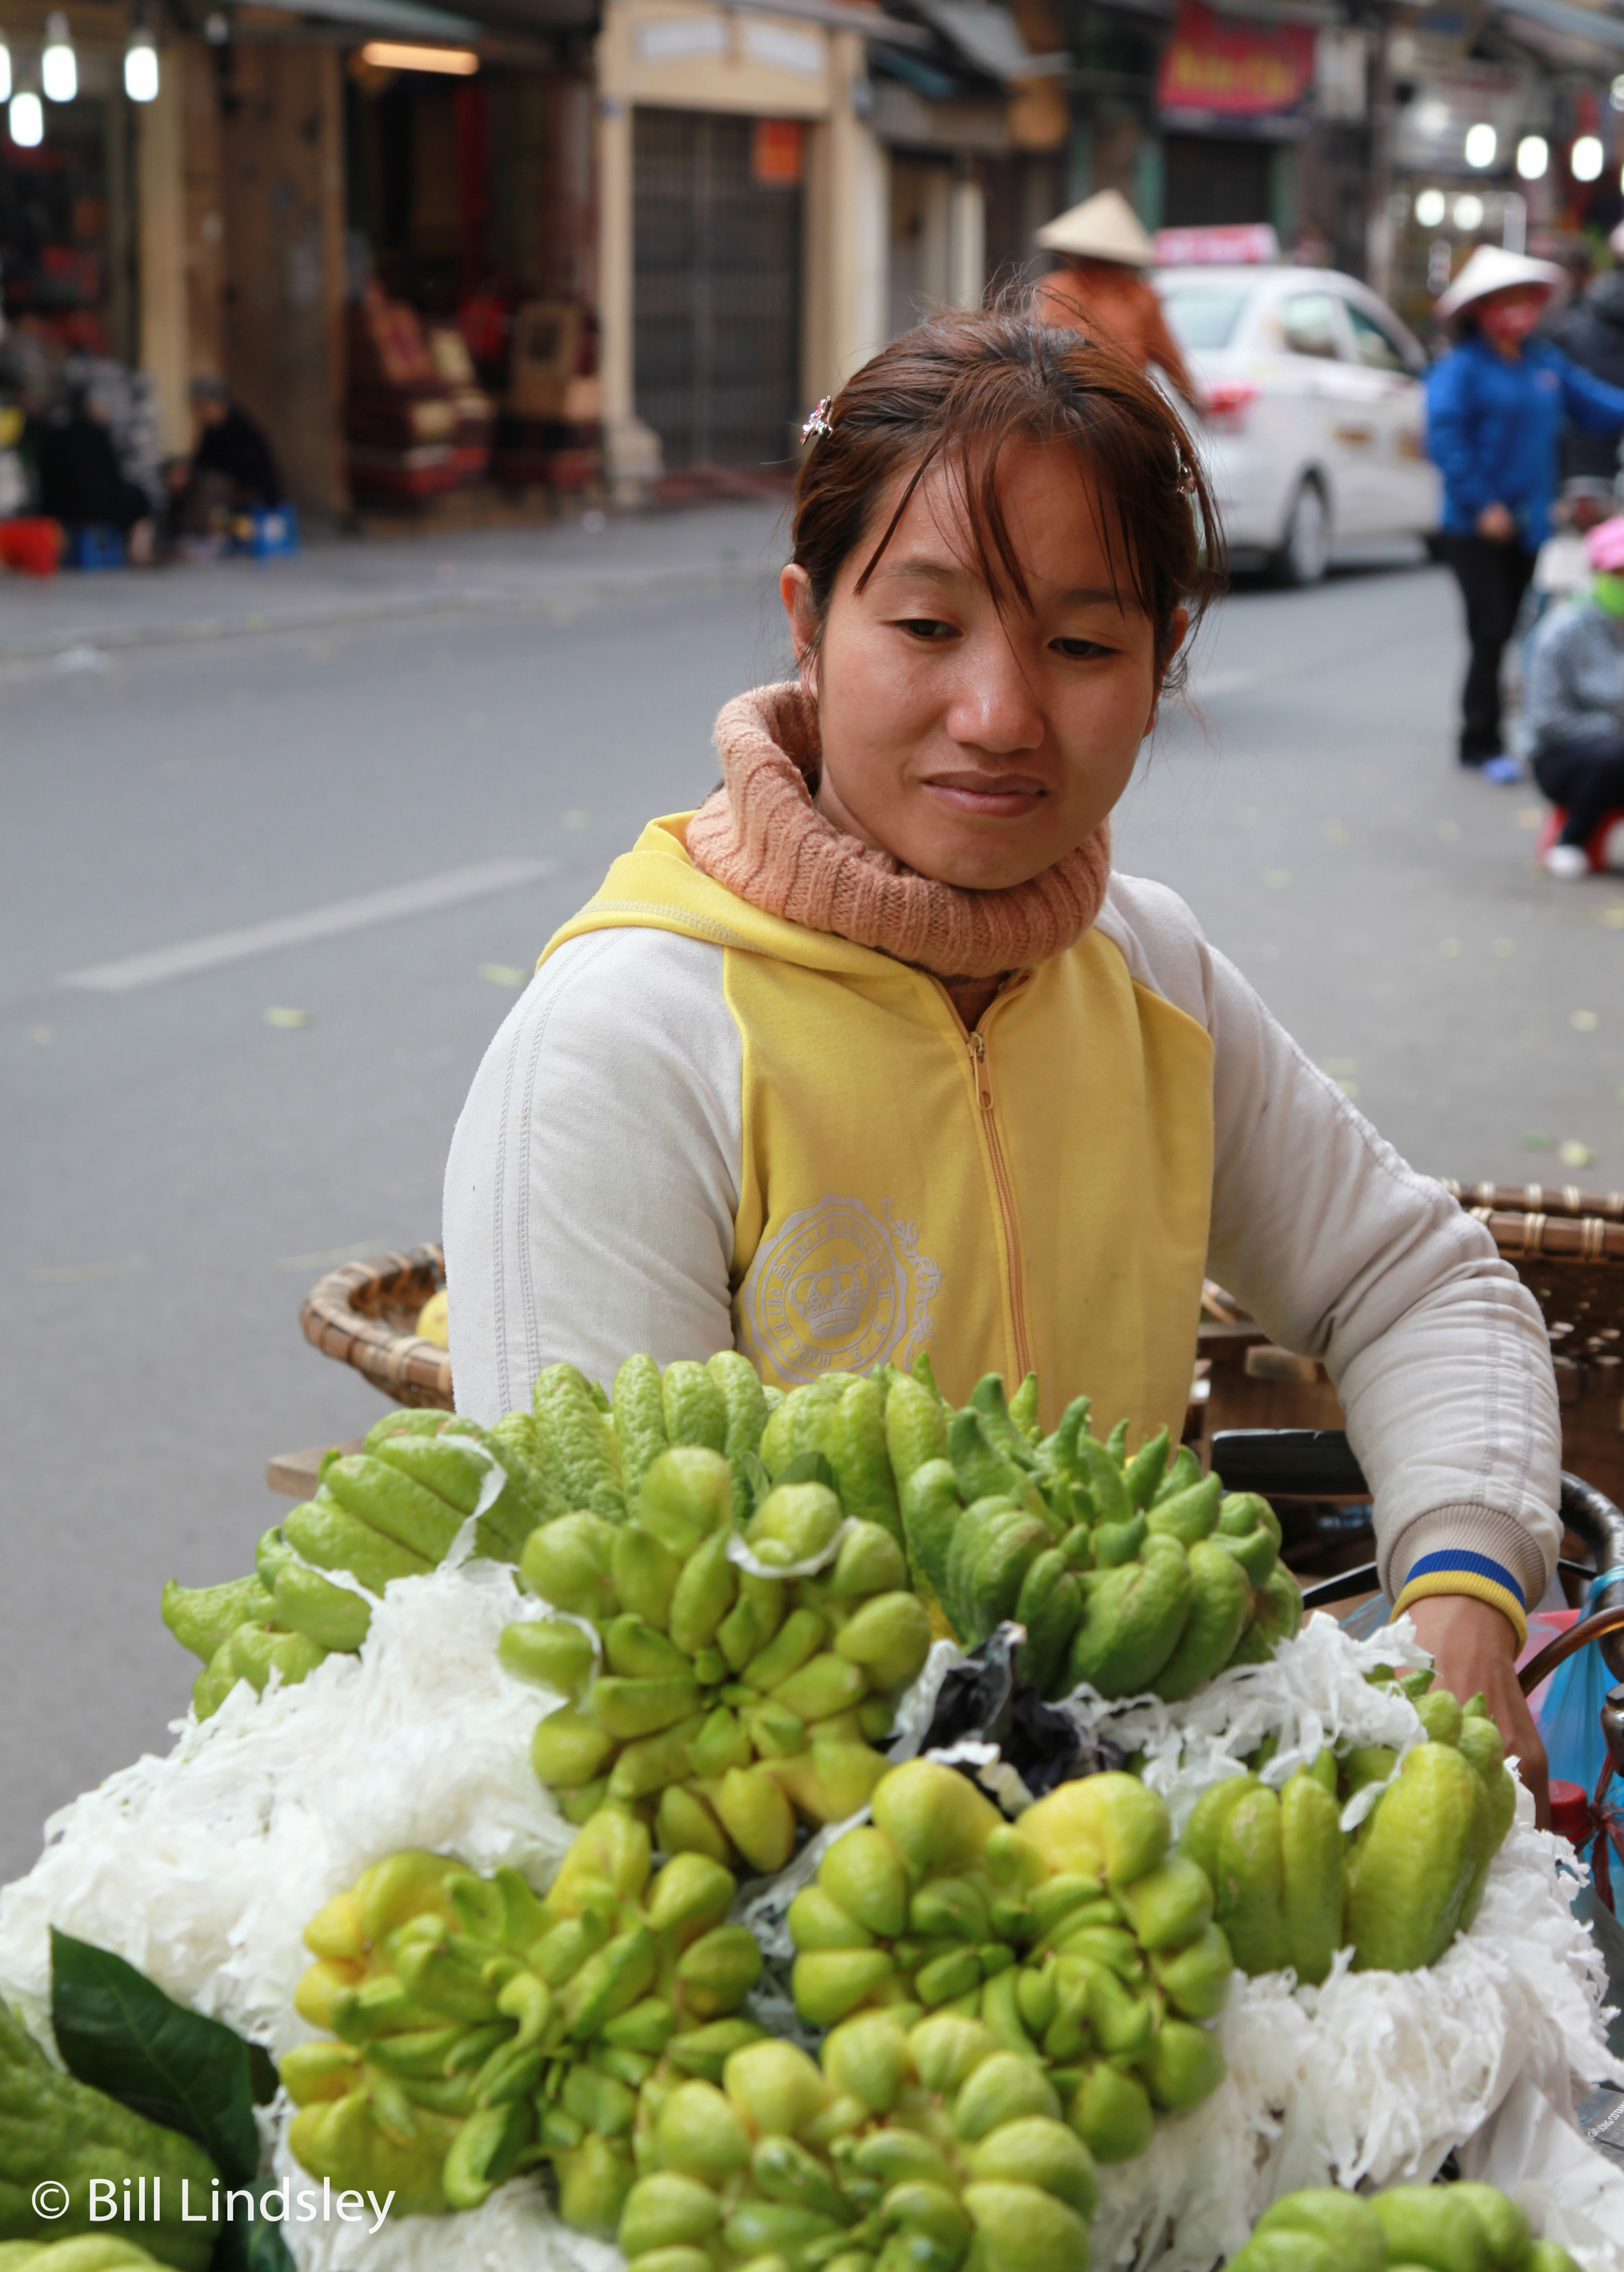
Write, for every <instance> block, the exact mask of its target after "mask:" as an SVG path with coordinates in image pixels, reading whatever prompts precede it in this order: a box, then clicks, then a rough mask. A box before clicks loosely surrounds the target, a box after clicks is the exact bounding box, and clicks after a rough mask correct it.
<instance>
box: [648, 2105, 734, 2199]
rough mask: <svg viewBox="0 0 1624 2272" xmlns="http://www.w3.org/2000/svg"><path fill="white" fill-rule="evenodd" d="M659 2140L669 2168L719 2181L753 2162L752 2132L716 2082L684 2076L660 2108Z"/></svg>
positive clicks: (656, 2138)
mask: <svg viewBox="0 0 1624 2272" xmlns="http://www.w3.org/2000/svg"><path fill="white" fill-rule="evenodd" d="M654 2142H655V2144H656V2146H657V2147H658V2148H659V2158H660V2161H661V2162H662V2164H664V2166H665V2167H666V2168H667V2170H675V2171H677V2172H678V2173H679V2174H680V2175H681V2176H682V2177H686V2178H697V2179H699V2180H700V2181H701V2183H702V2184H704V2185H707V2186H722V2185H725V2184H726V2181H727V2179H729V2178H732V2177H736V2176H737V2175H738V2173H739V2171H741V2170H743V2169H746V2168H748V2167H749V2159H750V2138H749V2131H747V2130H746V2128H745V2126H744V2125H743V2123H742V2122H741V2121H740V2119H739V2118H738V2116H737V2115H736V2114H735V2113H734V2111H733V2108H732V2107H731V2106H730V2105H729V2104H728V2103H727V2099H726V2096H725V2094H724V2093H723V2092H721V2091H719V2089H717V2088H716V2086H715V2084H714V2083H711V2082H680V2083H678V2085H677V2086H676V2089H674V2091H672V2093H671V2094H670V2096H669V2097H668V2098H667V2100H666V2103H665V2104H664V2105H663V2106H662V2107H661V2108H660V2110H659V2119H658V2121H657V2122H656V2123H655V2126H654Z"/></svg>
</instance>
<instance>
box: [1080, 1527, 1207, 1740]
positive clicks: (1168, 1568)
mask: <svg viewBox="0 0 1624 2272" xmlns="http://www.w3.org/2000/svg"><path fill="white" fill-rule="evenodd" d="M1143 1521H1144V1517H1143V1516H1140V1517H1138V1518H1137V1522H1138V1523H1143ZM1096 1547H1097V1551H1099V1542H1098V1540H1097V1542H1096ZM1194 1593H1195V1581H1194V1580H1193V1579H1192V1577H1191V1575H1190V1565H1189V1557H1188V1555H1187V1554H1186V1553H1185V1551H1184V1549H1183V1548H1182V1547H1181V1545H1180V1543H1179V1542H1178V1540H1177V1539H1176V1538H1170V1537H1166V1536H1159V1535H1158V1536H1156V1537H1153V1538H1147V1539H1146V1540H1145V1542H1144V1546H1143V1548H1142V1549H1141V1550H1140V1558H1139V1559H1138V1560H1136V1561H1125V1562H1123V1563H1122V1565H1121V1566H1120V1567H1118V1568H1115V1569H1106V1570H1099V1571H1094V1572H1091V1573H1090V1574H1089V1576H1088V1578H1087V1579H1086V1580H1085V1581H1084V1611H1083V1622H1082V1624H1081V1625H1080V1626H1078V1627H1077V1631H1076V1638H1075V1639H1074V1640H1073V1641H1072V1644H1071V1655H1070V1657H1069V1661H1068V1666H1067V1670H1068V1672H1069V1677H1070V1679H1071V1681H1072V1683H1073V1685H1078V1684H1081V1683H1083V1682H1086V1683H1087V1684H1088V1685H1089V1686H1090V1687H1091V1688H1093V1689H1095V1690H1097V1691H1098V1693H1099V1694H1100V1695H1101V1696H1106V1697H1114V1696H1132V1695H1136V1694H1137V1693H1139V1691H1140V1690H1142V1689H1145V1688H1148V1687H1149V1686H1150V1685H1151V1682H1152V1681H1153V1680H1154V1679H1155V1678H1156V1676H1157V1674H1158V1672H1159V1671H1160V1670H1161V1669H1162V1667H1163V1666H1164V1665H1165V1664H1166V1662H1167V1660H1168V1658H1169V1657H1170V1656H1172V1655H1173V1651H1174V1649H1175V1648H1177V1647H1178V1643H1179V1638H1180V1636H1181V1633H1183V1631H1184V1627H1185V1624H1186V1621H1187V1620H1188V1617H1189V1613H1190V1605H1191V1603H1192V1601H1193V1599H1194Z"/></svg>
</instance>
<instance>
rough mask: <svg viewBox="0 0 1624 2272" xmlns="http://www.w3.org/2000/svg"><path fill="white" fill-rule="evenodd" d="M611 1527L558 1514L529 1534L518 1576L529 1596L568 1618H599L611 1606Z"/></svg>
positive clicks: (594, 1518) (596, 1519)
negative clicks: (527, 1588)
mask: <svg viewBox="0 0 1624 2272" xmlns="http://www.w3.org/2000/svg"><path fill="white" fill-rule="evenodd" d="M614 1551H615V1524H614V1523H612V1522H607V1521H605V1520H604V1519H603V1517H602V1516H601V1515H597V1514H564V1515H560V1517H559V1518H558V1520H557V1521H556V1522H548V1523H545V1524H543V1525H542V1527H541V1528H540V1529H539V1530H533V1531H532V1532H531V1534H530V1536H529V1537H528V1538H527V1539H526V1540H525V1548H524V1551H523V1553H522V1554H521V1555H520V1557H519V1565H518V1567H519V1575H520V1577H522V1578H523V1580H524V1581H525V1585H526V1586H528V1587H529V1588H530V1590H531V1592H532V1593H533V1594H538V1595H540V1597H541V1599H542V1600H543V1601H544V1602H550V1603H552V1605H553V1607H554V1608H555V1610H563V1611H567V1612H568V1614H569V1615H570V1616H571V1617H600V1616H602V1615H604V1614H606V1613H607V1611H609V1610H610V1609H611V1608H612V1607H613V1606H614V1587H613V1581H612V1580H611V1578H610V1575H609V1571H610V1564H611V1560H612V1558H613V1555H614Z"/></svg>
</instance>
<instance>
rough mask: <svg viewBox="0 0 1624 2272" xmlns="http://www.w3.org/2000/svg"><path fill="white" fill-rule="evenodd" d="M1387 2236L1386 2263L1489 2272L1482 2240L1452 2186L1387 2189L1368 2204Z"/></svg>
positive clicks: (1484, 2237)
mask: <svg viewBox="0 0 1624 2272" xmlns="http://www.w3.org/2000/svg"><path fill="white" fill-rule="evenodd" d="M1371 2206H1372V2208H1374V2210H1375V2213H1376V2215H1377V2216H1378V2217H1379V2218H1380V2219H1381V2223H1382V2231H1383V2232H1384V2233H1385V2234H1386V2236H1387V2253H1388V2259H1389V2262H1391V2263H1405V2264H1424V2265H1427V2266H1429V2267H1431V2268H1432V2272H1495V2266H1494V2257H1493V2255H1492V2254H1491V2253H1490V2250H1489V2242H1488V2236H1487V2234H1486V2232H1485V2231H1484V2230H1483V2226H1482V2223H1481V2222H1480V2221H1479V2218H1478V2216H1477V2215H1476V2213H1475V2211H1474V2210H1473V2208H1471V2204H1470V2202H1468V2201H1462V2200H1460V2199H1459V2198H1458V2197H1457V2196H1456V2188H1455V2187H1454V2186H1390V2187H1389V2189H1388V2191H1387V2192H1386V2193H1383V2194H1376V2196H1375V2198H1374V2201H1373V2202H1372V2203H1371Z"/></svg>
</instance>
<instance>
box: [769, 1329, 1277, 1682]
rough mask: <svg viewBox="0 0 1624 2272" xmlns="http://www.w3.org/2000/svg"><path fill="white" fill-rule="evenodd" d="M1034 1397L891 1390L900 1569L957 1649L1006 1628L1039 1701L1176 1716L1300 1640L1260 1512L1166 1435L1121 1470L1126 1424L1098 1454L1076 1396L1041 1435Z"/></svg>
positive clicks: (924, 1382) (912, 1383) (1027, 1386)
mask: <svg viewBox="0 0 1624 2272" xmlns="http://www.w3.org/2000/svg"><path fill="white" fill-rule="evenodd" d="M808 1393H809V1392H807V1391H801V1390H797V1391H795V1392H794V1393H793V1394H792V1395H791V1396H789V1397H786V1400H785V1403H784V1406H783V1407H782V1408H781V1409H780V1410H779V1411H778V1413H775V1415H774V1416H773V1423H772V1424H773V1426H774V1427H778V1426H781V1425H782V1424H784V1419H785V1414H786V1412H787V1411H788V1409H789V1407H790V1406H791V1405H792V1404H793V1402H794V1397H795V1395H800V1394H808ZM1037 1401H1038V1398H1037V1380H1036V1376H1035V1375H1031V1374H1029V1375H1028V1377H1027V1379H1026V1380H1025V1382H1024V1384H1023V1386H1022V1387H1021V1388H1020V1390H1019V1391H1018V1392H1017V1394H1016V1396H1015V1398H1014V1399H1013V1401H1010V1402H1008V1403H1006V1401H1005V1398H1004V1388H1003V1383H1002V1380H1001V1379H1000V1378H999V1377H998V1375H997V1374H996V1373H988V1374H987V1377H986V1379H984V1380H982V1381H980V1382H979V1383H978V1384H977V1386H976V1387H975V1388H974V1389H973V1390H972V1394H971V1399H970V1401H969V1403H968V1404H967V1405H965V1407H964V1409H962V1410H960V1411H957V1412H955V1411H953V1410H951V1409H950V1408H949V1407H948V1406H946V1405H945V1404H943V1403H942V1400H941V1399H940V1398H939V1397H938V1396H937V1395H936V1393H935V1387H934V1386H933V1385H932V1383H931V1382H930V1381H929V1379H928V1378H927V1377H926V1375H925V1373H924V1371H923V1368H922V1367H921V1368H920V1371H918V1372H917V1373H916V1374H914V1375H898V1376H897V1377H896V1378H894V1379H892V1381H891V1383H890V1392H889V1394H888V1396H887V1398H886V1403H885V1428H886V1438H887V1442H888V1445H889V1446H890V1463H891V1468H892V1471H893V1473H894V1475H895V1477H896V1480H897V1483H898V1487H899V1490H900V1495H901V1506H902V1517H903V1526H904V1530H905V1536H906V1541H907V1546H908V1552H909V1556H910V1558H911V1559H912V1561H913V1567H914V1571H915V1574H916V1579H917V1581H918V1582H919V1583H920V1586H921V1588H928V1590H929V1593H930V1595H931V1596H933V1597H934V1599H935V1602H936V1603H938V1604H939V1605H940V1608H941V1611H942V1615H943V1617H944V1618H945V1619H946V1621H947V1623H948V1625H949V1626H950V1628H951V1630H952V1632H953V1633H955V1634H956V1635H957V1638H958V1639H959V1640H962V1641H964V1642H965V1644H966V1645H967V1646H974V1645H975V1644H976V1643H977V1642H980V1641H982V1640H986V1639H987V1635H988V1634H989V1633H991V1632H992V1631H993V1629H994V1627H995V1626H997V1625H998V1624H1000V1623H1001V1622H1002V1620H1003V1619H1005V1618H1014V1619H1016V1620H1017V1622H1018V1623H1019V1624H1021V1625H1023V1626H1024V1627H1025V1628H1026V1642H1025V1646H1024V1649H1023V1650H1022V1653H1021V1655H1020V1657H1019V1658H1018V1659H1017V1664H1018V1667H1019V1670H1021V1671H1022V1673H1023V1674H1024V1676H1025V1678H1027V1679H1029V1680H1030V1681H1031V1682H1032V1685H1034V1686H1035V1687H1036V1688H1037V1689H1038V1690H1039V1692H1040V1693H1042V1694H1043V1695H1045V1696H1060V1695H1065V1694H1067V1693H1069V1691H1070V1690H1072V1689H1074V1688H1076V1687H1077V1686H1079V1685H1082V1684H1083V1683H1084V1682H1086V1683H1087V1684H1088V1685H1089V1686H1090V1687H1091V1688H1093V1689H1094V1690H1096V1691H1097V1692H1098V1693H1099V1694H1100V1695H1101V1696H1105V1697H1110V1698H1115V1697H1121V1696H1130V1695H1135V1694H1137V1693H1141V1692H1142V1691H1144V1690H1152V1691H1154V1693H1156V1694H1157V1695H1158V1696H1161V1697H1163V1698H1165V1699H1166V1700H1168V1701H1169V1702H1172V1701H1174V1700H1178V1699H1181V1698H1182V1697H1186V1696H1188V1695H1189V1694H1190V1693H1192V1692H1193V1691H1194V1690H1195V1689H1196V1688H1197V1687H1199V1686H1200V1685H1201V1684H1202V1683H1203V1681H1205V1680H1209V1679H1211V1677H1212V1676H1213V1674H1214V1673H1216V1672H1221V1671H1222V1670H1224V1668H1225V1665H1228V1664H1233V1663H1243V1664H1245V1663H1258V1662H1261V1661H1262V1660H1263V1659H1264V1658H1266V1657H1268V1656H1269V1655H1271V1654H1272V1653H1273V1650H1274V1648H1275V1646H1276V1644H1277V1642H1278V1641H1279V1640H1283V1639H1289V1638H1290V1637H1291V1636H1292V1634H1293V1633H1296V1632H1297V1630H1298V1628H1299V1626H1300V1624H1301V1622H1302V1596H1301V1595H1300V1592H1299V1590H1298V1588H1297V1584H1296V1581H1295V1580H1294V1579H1293V1578H1292V1574H1291V1573H1290V1572H1289V1571H1288V1570H1287V1569H1286V1568H1285V1566H1284V1565H1283V1564H1282V1563H1281V1562H1280V1560H1279V1545H1280V1526H1279V1523H1278V1521H1277V1519H1276V1517H1275V1514H1274V1512H1273V1510H1272V1509H1271V1508H1270V1506H1269V1503H1268V1501H1267V1500H1266V1499H1263V1498H1259V1497H1258V1496H1257V1495H1256V1493H1255V1492H1251V1491H1240V1492H1234V1491H1232V1492H1229V1493H1227V1494H1226V1493H1225V1491H1224V1487H1223V1485H1222V1484H1221V1483H1220V1482H1219V1481H1218V1477H1217V1476H1203V1475H1202V1473H1201V1469H1200V1465H1199V1462H1198V1461H1197V1460H1196V1455H1195V1454H1194V1453H1193V1452H1192V1451H1191V1450H1190V1449H1189V1447H1188V1446H1181V1447H1180V1449H1179V1451H1178V1452H1177V1454H1173V1450H1172V1444H1171V1439H1170V1438H1169V1435H1168V1431H1166V1429H1165V1428H1164V1429H1163V1430H1162V1431H1160V1432H1159V1433H1158V1435H1156V1436H1153V1437H1152V1438H1151V1439H1150V1441H1149V1442H1148V1443H1146V1444H1144V1445H1143V1446H1141V1447H1140V1449H1139V1450H1138V1451H1137V1452H1136V1453H1135V1454H1133V1455H1132V1456H1131V1457H1129V1452H1128V1430H1127V1424H1126V1423H1125V1422H1124V1423H1121V1424H1119V1425H1118V1426H1117V1427H1116V1428H1114V1430H1113V1431H1112V1432H1111V1434H1110V1436H1109V1437H1108V1438H1107V1439H1106V1441H1105V1442H1104V1443H1103V1444H1102V1443H1100V1442H1099V1439H1097V1438H1096V1437H1095V1436H1094V1435H1093V1433H1092V1432H1091V1429H1090V1427H1089V1414H1090V1404H1089V1400H1088V1399H1087V1398H1086V1397H1082V1396H1080V1397H1077V1398H1076V1400H1075V1401H1073V1402H1072V1403H1071V1404H1070V1405H1069V1406H1068V1408H1067V1409H1066V1412H1065V1414H1064V1416H1063V1417H1062V1420H1061V1423H1060V1425H1059V1426H1058V1427H1057V1428H1056V1429H1055V1430H1054V1431H1053V1433H1052V1434H1050V1435H1047V1436H1045V1435H1044V1434H1043V1433H1042V1432H1041V1431H1040V1429H1039V1424H1038V1420H1037ZM764 1441H765V1439H764Z"/></svg>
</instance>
